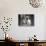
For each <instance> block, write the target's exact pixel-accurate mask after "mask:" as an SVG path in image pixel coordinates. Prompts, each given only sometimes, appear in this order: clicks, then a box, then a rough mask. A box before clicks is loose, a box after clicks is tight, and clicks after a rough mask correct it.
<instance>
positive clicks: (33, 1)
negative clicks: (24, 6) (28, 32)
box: [29, 0, 41, 8]
mask: <svg viewBox="0 0 46 46" xmlns="http://www.w3.org/2000/svg"><path fill="white" fill-rule="evenodd" d="M29 2H30V4H31V5H32V6H33V7H34V8H37V7H39V6H40V3H41V0H29Z"/></svg>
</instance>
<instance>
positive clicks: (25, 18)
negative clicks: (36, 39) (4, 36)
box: [18, 14, 34, 26]
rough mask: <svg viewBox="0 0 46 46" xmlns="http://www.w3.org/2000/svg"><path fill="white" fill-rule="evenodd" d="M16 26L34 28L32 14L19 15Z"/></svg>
mask: <svg viewBox="0 0 46 46" xmlns="http://www.w3.org/2000/svg"><path fill="white" fill-rule="evenodd" d="M18 25H19V26H34V14H19V15H18Z"/></svg>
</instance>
